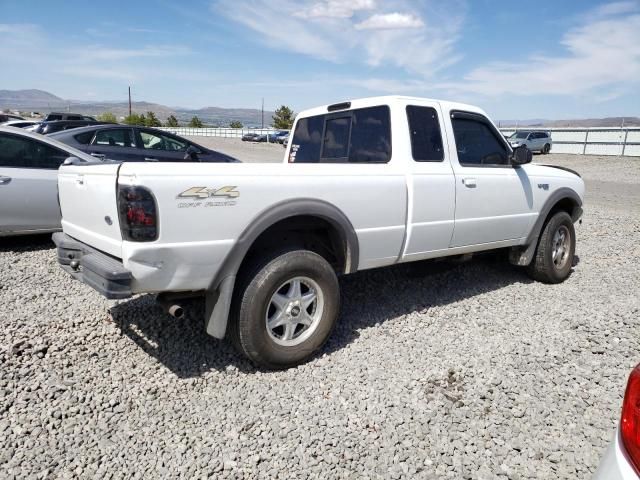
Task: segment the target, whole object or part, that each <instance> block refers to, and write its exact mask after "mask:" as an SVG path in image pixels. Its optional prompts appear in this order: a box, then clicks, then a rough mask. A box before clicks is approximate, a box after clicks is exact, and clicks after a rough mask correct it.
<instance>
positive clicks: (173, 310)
mask: <svg viewBox="0 0 640 480" xmlns="http://www.w3.org/2000/svg"><path fill="white" fill-rule="evenodd" d="M165 311H166V312H167V313H168V314H169V315H171V316H172V317H173V318H177V319H180V318H182V317H184V308H182V307H181V306H180V305H168V306H167V308H166V309H165Z"/></svg>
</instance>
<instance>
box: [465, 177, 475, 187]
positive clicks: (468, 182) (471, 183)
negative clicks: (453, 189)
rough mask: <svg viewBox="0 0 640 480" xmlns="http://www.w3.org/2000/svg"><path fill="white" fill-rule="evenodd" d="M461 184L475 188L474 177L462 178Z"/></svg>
mask: <svg viewBox="0 0 640 480" xmlns="http://www.w3.org/2000/svg"><path fill="white" fill-rule="evenodd" d="M462 184H463V185H464V186H465V187H467V188H476V186H477V185H476V179H475V178H463V179H462Z"/></svg>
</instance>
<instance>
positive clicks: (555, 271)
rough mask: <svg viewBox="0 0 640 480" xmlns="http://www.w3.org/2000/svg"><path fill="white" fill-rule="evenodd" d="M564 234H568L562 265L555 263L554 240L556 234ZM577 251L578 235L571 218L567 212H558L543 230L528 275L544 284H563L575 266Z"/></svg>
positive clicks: (528, 268)
mask: <svg viewBox="0 0 640 480" xmlns="http://www.w3.org/2000/svg"><path fill="white" fill-rule="evenodd" d="M559 232H564V233H565V235H567V234H568V236H569V238H568V243H567V249H568V251H566V254H567V256H566V258H565V259H564V261H563V262H562V264H561V265H558V264H557V263H556V262H554V258H553V255H554V239H557V237H556V234H557V233H559ZM575 249H576V233H575V229H574V227H573V221H572V220H571V216H569V214H568V213H567V212H565V211H561V212H557V213H555V214H554V215H553V216H551V217H550V218H549V219H548V220H547V222H546V224H545V226H544V227H543V229H542V233H541V234H540V237H539V238H538V246H537V247H536V253H535V256H534V257H533V260H532V261H531V263H530V264H529V266H528V267H527V273H528V274H529V276H530V277H531V278H533V279H534V280H537V281H539V282H544V283H561V282H563V281H565V280H566V279H567V277H568V276H569V274H570V273H571V268H572V266H573V257H574V254H575Z"/></svg>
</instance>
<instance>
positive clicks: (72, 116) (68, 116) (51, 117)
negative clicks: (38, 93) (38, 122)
mask: <svg viewBox="0 0 640 480" xmlns="http://www.w3.org/2000/svg"><path fill="white" fill-rule="evenodd" d="M55 120H89V121H90V122H95V121H97V120H96V119H95V118H93V117H90V116H89V115H81V114H79V113H62V112H51V113H49V114H48V115H47V116H46V117H44V121H45V122H53V121H55Z"/></svg>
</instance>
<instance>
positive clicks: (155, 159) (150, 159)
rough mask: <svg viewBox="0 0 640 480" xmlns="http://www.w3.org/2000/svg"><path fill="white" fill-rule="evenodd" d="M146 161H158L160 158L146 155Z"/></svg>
mask: <svg viewBox="0 0 640 480" xmlns="http://www.w3.org/2000/svg"><path fill="white" fill-rule="evenodd" d="M144 161H145V162H157V161H158V159H157V158H154V157H144Z"/></svg>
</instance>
